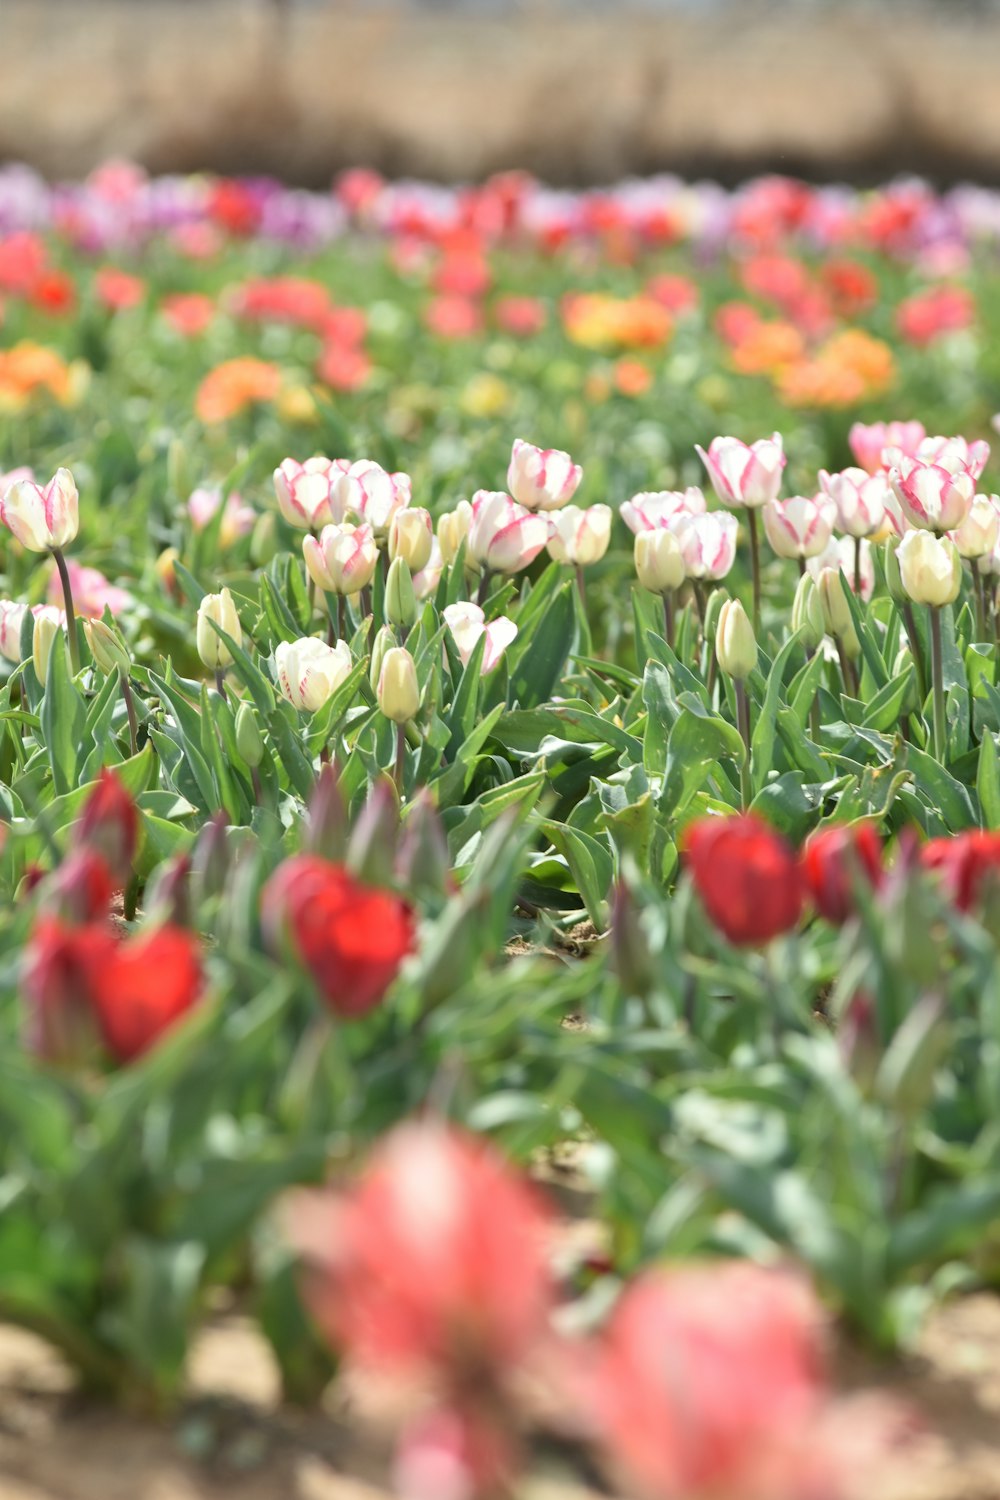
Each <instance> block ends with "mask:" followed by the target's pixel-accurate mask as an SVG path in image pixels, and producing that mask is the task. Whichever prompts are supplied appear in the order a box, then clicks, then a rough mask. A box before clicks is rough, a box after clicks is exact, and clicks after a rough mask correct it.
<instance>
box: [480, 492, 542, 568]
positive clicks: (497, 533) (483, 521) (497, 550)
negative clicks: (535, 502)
mask: <svg viewBox="0 0 1000 1500" xmlns="http://www.w3.org/2000/svg"><path fill="white" fill-rule="evenodd" d="M549 529H550V523H549V521H548V519H547V518H546V517H545V516H536V515H532V513H531V511H529V510H525V508H524V506H523V505H518V504H517V502H516V501H514V500H512V499H511V497H510V496H509V495H507V494H504V492H503V491H502V490H492V491H491V490H477V492H476V494H475V495H474V496H473V497H472V521H471V523H470V525H469V540H468V548H469V555H470V557H471V558H472V559H473V561H474V562H477V563H479V565H480V567H482V568H483V569H484V570H485V571H486V572H487V573H520V572H521V571H522V570H523V569H524V568H527V567H528V566H529V565H530V564H531V563H533V562H534V560H535V558H536V557H537V556H538V554H539V552H541V550H542V548H543V547H544V546H545V544H546V542H547V541H548V539H549Z"/></svg>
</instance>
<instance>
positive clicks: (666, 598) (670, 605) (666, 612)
mask: <svg viewBox="0 0 1000 1500" xmlns="http://www.w3.org/2000/svg"><path fill="white" fill-rule="evenodd" d="M663 639H664V640H665V641H666V643H667V645H668V646H669V647H670V649H671V651H672V650H673V649H674V600H673V595H672V594H670V593H666V594H664V595H663Z"/></svg>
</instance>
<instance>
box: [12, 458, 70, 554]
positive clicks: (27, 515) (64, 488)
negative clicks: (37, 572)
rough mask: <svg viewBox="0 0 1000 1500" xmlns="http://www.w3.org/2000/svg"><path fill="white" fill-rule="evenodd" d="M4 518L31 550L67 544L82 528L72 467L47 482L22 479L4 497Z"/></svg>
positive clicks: (38, 550) (48, 548) (23, 543)
mask: <svg viewBox="0 0 1000 1500" xmlns="http://www.w3.org/2000/svg"><path fill="white" fill-rule="evenodd" d="M0 521H2V522H3V524H4V525H5V526H6V527H7V528H8V529H9V530H10V531H11V532H12V534H13V535H14V536H15V537H16V538H17V540H18V541H19V542H20V543H21V546H22V547H26V548H27V549H28V551H29V552H48V551H50V550H52V549H53V548H62V547H65V546H66V545H67V544H68V543H69V542H71V541H72V540H73V538H74V537H75V536H76V534H77V532H78V531H79V529H80V497H79V495H78V494H77V490H76V485H75V483H74V482H73V476H72V474H71V473H70V472H69V470H68V469H57V470H56V472H55V476H54V478H52V479H50V480H49V482H48V484H46V485H38V484H35V483H34V481H33V480H30V479H19V480H17V481H16V483H14V484H12V485H11V486H10V488H9V489H8V490H7V493H6V494H5V495H4V496H3V498H2V499H0Z"/></svg>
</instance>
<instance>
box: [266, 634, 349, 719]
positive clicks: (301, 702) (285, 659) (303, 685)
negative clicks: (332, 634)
mask: <svg viewBox="0 0 1000 1500" xmlns="http://www.w3.org/2000/svg"><path fill="white" fill-rule="evenodd" d="M274 665H275V669H276V673H277V679H278V687H279V688H280V689H281V692H282V694H283V696H284V697H285V698H287V699H288V701H289V703H290V704H291V705H292V707H293V708H297V709H300V710H305V711H306V712H307V713H315V712H316V710H317V709H319V708H322V707H323V704H324V703H326V702H327V700H328V699H329V698H330V697H331V696H332V695H333V693H335V692H336V690H337V688H338V687H339V686H340V684H341V683H342V682H343V681H345V679H346V678H347V677H349V676H350V672H351V668H352V667H353V665H354V663H353V661H352V660H351V651H350V647H349V646H348V644H347V642H346V641H338V642H337V644H336V645H335V646H328V645H327V644H326V642H325V641H317V640H314V639H313V638H312V637H311V636H307V637H305V638H304V639H303V640H300V641H281V642H279V644H278V645H277V646H276V647H275V649H274Z"/></svg>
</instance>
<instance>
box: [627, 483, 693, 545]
mask: <svg viewBox="0 0 1000 1500" xmlns="http://www.w3.org/2000/svg"><path fill="white" fill-rule="evenodd" d="M704 514H705V496H704V495H703V494H702V492H701V490H700V489H698V487H697V485H693V484H692V485H689V486H688V488H687V489H686V490H644V491H642V492H641V493H640V494H638V495H633V496H632V498H631V500H624V501H622V505H621V518H622V520H623V521H624V522H625V525H626V526H627V527H628V529H629V531H631V532H632V533H633V535H635V536H638V534H639V532H640V531H654V530H655V529H656V528H657V527H658V526H669V525H671V524H672V523H673V522H674V521H675V520H680V519H682V518H683V517H687V516H703V515H704Z"/></svg>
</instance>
